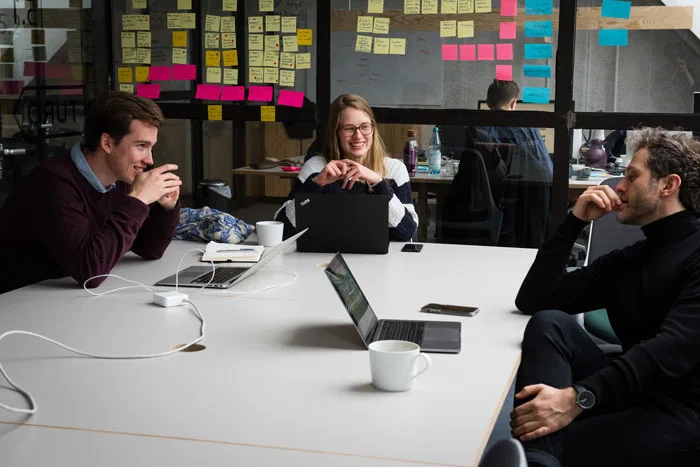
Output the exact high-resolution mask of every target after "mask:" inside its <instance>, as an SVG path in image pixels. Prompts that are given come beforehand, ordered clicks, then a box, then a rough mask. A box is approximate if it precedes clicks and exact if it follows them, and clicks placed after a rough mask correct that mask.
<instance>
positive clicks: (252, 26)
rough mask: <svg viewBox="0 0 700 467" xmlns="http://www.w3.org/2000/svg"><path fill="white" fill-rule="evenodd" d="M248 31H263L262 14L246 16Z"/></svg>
mask: <svg viewBox="0 0 700 467" xmlns="http://www.w3.org/2000/svg"><path fill="white" fill-rule="evenodd" d="M248 32H249V33H254V32H264V30H263V17H262V16H250V17H248Z"/></svg>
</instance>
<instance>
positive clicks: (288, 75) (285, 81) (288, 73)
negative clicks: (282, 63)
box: [280, 70, 294, 87]
mask: <svg viewBox="0 0 700 467" xmlns="http://www.w3.org/2000/svg"><path fill="white" fill-rule="evenodd" d="M280 86H289V87H294V71H293V70H280Z"/></svg>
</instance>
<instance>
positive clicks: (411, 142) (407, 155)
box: [403, 130, 418, 177]
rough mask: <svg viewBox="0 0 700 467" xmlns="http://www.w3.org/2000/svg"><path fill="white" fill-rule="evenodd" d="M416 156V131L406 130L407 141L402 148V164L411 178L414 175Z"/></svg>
mask: <svg viewBox="0 0 700 467" xmlns="http://www.w3.org/2000/svg"><path fill="white" fill-rule="evenodd" d="M417 154H418V143H416V131H415V130H408V139H407V140H406V146H404V148H403V163H404V164H406V170H408V175H409V176H410V177H413V176H414V175H415V174H416V162H417V160H416V158H417V157H418V156H417Z"/></svg>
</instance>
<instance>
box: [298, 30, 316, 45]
mask: <svg viewBox="0 0 700 467" xmlns="http://www.w3.org/2000/svg"><path fill="white" fill-rule="evenodd" d="M297 43H298V44H299V45H312V43H313V30H311V29H297Z"/></svg>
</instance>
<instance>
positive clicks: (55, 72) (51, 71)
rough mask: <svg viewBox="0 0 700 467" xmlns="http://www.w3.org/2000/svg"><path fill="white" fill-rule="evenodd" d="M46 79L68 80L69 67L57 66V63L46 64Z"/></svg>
mask: <svg viewBox="0 0 700 467" xmlns="http://www.w3.org/2000/svg"><path fill="white" fill-rule="evenodd" d="M46 77H47V78H56V79H69V78H70V65H59V64H57V63H47V64H46Z"/></svg>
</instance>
